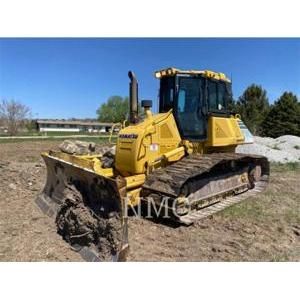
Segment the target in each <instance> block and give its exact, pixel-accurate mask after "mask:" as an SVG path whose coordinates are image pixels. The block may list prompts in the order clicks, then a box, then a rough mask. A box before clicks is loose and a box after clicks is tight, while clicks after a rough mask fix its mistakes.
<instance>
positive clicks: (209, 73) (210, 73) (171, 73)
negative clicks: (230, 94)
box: [154, 68, 230, 82]
mask: <svg viewBox="0 0 300 300" xmlns="http://www.w3.org/2000/svg"><path fill="white" fill-rule="evenodd" d="M176 74H189V75H202V76H204V77H208V78H213V79H216V80H222V81H227V82H230V79H229V78H227V77H226V75H225V74H224V73H220V72H214V71H210V70H180V69H177V68H166V69H162V70H158V71H156V72H155V73H154V75H155V77H156V78H162V77H166V76H174V75H176Z"/></svg>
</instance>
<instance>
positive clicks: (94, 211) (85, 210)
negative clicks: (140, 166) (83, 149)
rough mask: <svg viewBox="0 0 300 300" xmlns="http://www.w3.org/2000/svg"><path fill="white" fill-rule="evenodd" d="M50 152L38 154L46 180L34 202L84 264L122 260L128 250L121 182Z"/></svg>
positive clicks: (123, 190) (123, 187)
mask: <svg viewBox="0 0 300 300" xmlns="http://www.w3.org/2000/svg"><path fill="white" fill-rule="evenodd" d="M51 154H52V153H51V152H49V153H44V154H43V155H42V157H43V159H44V161H45V163H46V167H47V181H46V185H45V187H44V190H43V191H42V193H40V194H39V196H38V197H37V199H36V203H37V205H38V206H39V207H40V209H41V210H42V211H43V212H44V213H45V214H47V215H48V216H50V217H53V218H54V219H55V223H56V226H57V232H58V233H59V234H60V235H61V236H62V237H63V238H64V240H66V241H67V242H68V243H69V244H70V245H71V247H72V248H73V249H74V250H76V251H78V252H79V253H80V254H81V256H82V257H83V259H85V260H86V261H123V260H125V259H126V254H127V250H128V229H127V219H126V217H125V214H124V212H123V209H124V206H123V204H122V201H123V200H122V199H124V198H123V196H125V195H126V188H125V181H124V180H123V179H122V178H121V177H118V178H117V179H112V178H108V177H104V176H101V175H99V174H96V173H95V172H94V171H93V170H91V169H89V168H85V167H83V166H80V165H79V164H75V163H71V162H68V161H65V160H63V159H61V158H59V157H57V156H55V155H51Z"/></svg>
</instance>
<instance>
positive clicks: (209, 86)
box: [155, 68, 232, 141]
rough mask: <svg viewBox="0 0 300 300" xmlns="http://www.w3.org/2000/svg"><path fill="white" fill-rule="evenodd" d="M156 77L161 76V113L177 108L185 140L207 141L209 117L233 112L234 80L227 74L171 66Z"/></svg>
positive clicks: (176, 112)
mask: <svg viewBox="0 0 300 300" xmlns="http://www.w3.org/2000/svg"><path fill="white" fill-rule="evenodd" d="M155 77H156V78H159V79H160V92H159V112H167V111H169V110H170V109H173V114H174V117H175V120H176V123H177V126H178V128H179V131H180V134H181V137H182V138H183V139H189V140H195V141H199V140H205V139H206V138H207V123H208V122H207V120H208V117H209V116H211V115H217V116H223V117H227V116H229V115H230V113H229V107H228V106H229V103H230V101H231V100H232V92H231V82H230V80H229V79H228V78H227V77H226V76H225V74H223V73H215V72H212V71H194V70H191V71H183V70H178V69H174V68H169V69H165V70H161V71H157V72H156V73H155Z"/></svg>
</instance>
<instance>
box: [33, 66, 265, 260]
mask: <svg viewBox="0 0 300 300" xmlns="http://www.w3.org/2000/svg"><path fill="white" fill-rule="evenodd" d="M128 76H129V78H130V85H129V94H130V95H129V118H128V120H127V121H128V122H127V123H128V124H126V123H124V126H123V127H122V129H121V130H120V131H119V132H118V137H117V141H116V145H115V148H114V151H108V152H104V153H88V154H84V155H82V154H80V155H79V154H76V153H75V154H74V153H72V154H70V153H67V152H64V151H53V150H50V151H49V152H46V153H42V157H43V159H44V161H45V163H46V166H47V181H46V185H45V187H44V190H43V191H42V193H40V195H39V196H38V198H37V200H36V202H37V204H38V206H39V207H40V208H41V209H42V210H43V212H45V213H46V214H47V215H49V216H53V217H54V218H55V222H56V225H57V231H58V233H59V234H61V235H62V237H63V238H64V239H65V240H66V241H67V242H69V243H70V244H71V246H72V247H73V248H74V249H75V250H77V251H79V252H80V254H81V255H82V257H83V258H84V259H86V260H88V261H102V260H112V261H122V260H125V259H126V254H127V252H128V249H129V246H128V245H129V242H128V224H127V221H128V216H130V215H135V214H136V213H137V212H139V215H140V216H142V217H145V218H147V217H149V218H153V217H155V218H158V220H159V219H163V218H169V219H170V222H175V223H179V224H182V226H188V225H191V224H193V223H194V222H196V221H198V220H200V219H202V218H205V217H207V216H210V215H212V214H214V213H216V212H218V211H220V210H222V209H224V208H226V207H228V206H230V205H233V204H235V203H238V202H240V201H241V200H243V199H245V198H247V197H249V196H253V195H255V194H257V193H259V192H261V191H262V190H264V189H265V187H266V186H267V183H268V177H269V163H268V160H267V159H266V158H265V157H263V156H257V155H250V154H249V155H248V154H239V153H235V148H236V147H237V146H238V145H241V144H245V143H252V142H253V136H252V135H251V133H250V131H249V130H248V129H247V127H246V126H245V124H244V123H243V121H242V120H241V118H240V116H239V115H237V114H235V113H232V112H231V110H230V103H231V101H232V91H231V81H230V80H229V79H228V78H227V77H226V75H225V74H223V73H218V72H213V71H208V70H180V69H177V68H167V69H163V70H159V71H157V72H155V77H156V78H158V79H159V80H160V88H159V108H158V110H159V113H157V114H153V113H152V111H151V107H152V101H150V100H143V101H141V106H142V107H143V109H144V114H143V116H140V115H141V114H140V113H139V111H138V107H139V103H138V82H137V79H136V77H135V75H134V73H133V72H131V71H130V72H129V73H128ZM112 152H113V153H112ZM166 226H167V225H166Z"/></svg>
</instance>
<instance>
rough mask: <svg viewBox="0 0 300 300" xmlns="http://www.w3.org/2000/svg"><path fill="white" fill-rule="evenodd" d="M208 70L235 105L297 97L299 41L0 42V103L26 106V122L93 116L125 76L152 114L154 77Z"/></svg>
mask: <svg viewBox="0 0 300 300" xmlns="http://www.w3.org/2000/svg"><path fill="white" fill-rule="evenodd" d="M169 66H174V67H178V68H182V69H191V68H193V69H211V70H215V71H220V72H224V73H226V74H227V75H228V76H229V77H231V76H232V78H233V93H234V97H235V98H237V97H238V96H240V95H241V93H242V92H243V90H244V89H245V88H246V87H247V86H248V85H250V84H251V83H257V84H261V85H262V86H263V87H264V88H265V89H266V90H267V92H268V96H269V99H270V102H273V101H274V100H276V99H277V98H278V97H279V96H280V95H281V93H282V92H283V91H285V90H288V91H292V92H293V93H295V94H297V95H298V96H300V39H225V38H218V39H216V38H215V39H204V38H203V39H202V38H199V39H149V38H147V39H101V38H99V39H87V38H85V39H0V99H1V98H5V99H11V98H14V99H16V100H18V101H21V102H22V103H24V104H26V105H28V106H29V107H30V108H31V110H32V115H33V117H35V118H36V117H38V118H71V117H75V118H85V117H91V118H93V117H96V109H97V108H98V107H99V106H100V104H101V103H103V102H105V101H106V99H107V98H108V97H109V96H111V95H121V96H127V95H128V77H127V72H128V70H133V71H134V72H135V73H136V75H137V77H138V81H139V88H140V89H139V96H140V99H152V100H153V102H154V103H155V107H154V109H156V102H157V93H158V81H157V80H156V79H155V78H154V76H153V72H154V71H155V70H158V69H161V68H164V67H169Z"/></svg>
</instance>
